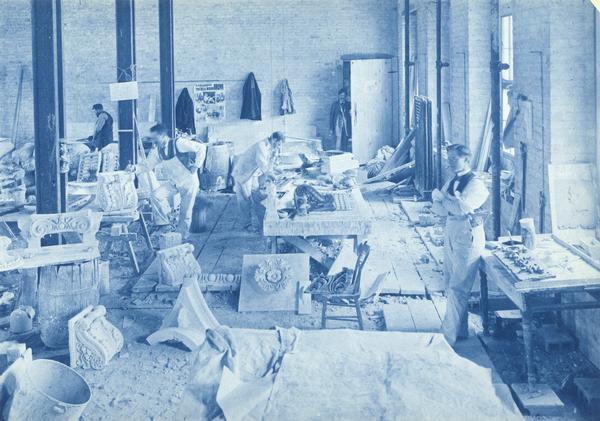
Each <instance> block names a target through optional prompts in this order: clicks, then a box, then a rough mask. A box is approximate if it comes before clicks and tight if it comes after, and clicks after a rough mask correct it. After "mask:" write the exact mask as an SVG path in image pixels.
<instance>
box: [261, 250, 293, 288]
mask: <svg viewBox="0 0 600 421" xmlns="http://www.w3.org/2000/svg"><path fill="white" fill-rule="evenodd" d="M290 278H291V268H290V266H289V265H288V263H287V262H286V261H285V260H283V259H280V258H275V259H266V260H264V261H262V262H260V263H259V264H258V267H257V268H256V272H255V273H254V280H255V281H256V283H257V284H258V286H259V287H260V288H261V289H262V290H263V291H265V292H277V291H280V290H282V289H284V288H285V287H286V286H287V285H288V283H289V281H290Z"/></svg>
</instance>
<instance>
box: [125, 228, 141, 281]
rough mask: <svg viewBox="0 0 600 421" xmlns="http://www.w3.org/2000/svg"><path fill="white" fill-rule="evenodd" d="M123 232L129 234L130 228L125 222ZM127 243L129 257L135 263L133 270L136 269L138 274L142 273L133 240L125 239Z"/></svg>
mask: <svg viewBox="0 0 600 421" xmlns="http://www.w3.org/2000/svg"><path fill="white" fill-rule="evenodd" d="M121 229H122V231H121V232H122V233H123V234H125V235H127V234H129V229H128V228H127V225H125V224H123V227H122V228H121ZM125 242H126V243H127V252H128V253H129V259H130V260H131V264H132V265H133V270H135V273H136V275H139V273H140V265H139V264H138V261H137V257H136V256H135V250H134V249H133V242H131V241H129V239H127V240H125Z"/></svg>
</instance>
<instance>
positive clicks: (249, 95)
mask: <svg viewBox="0 0 600 421" xmlns="http://www.w3.org/2000/svg"><path fill="white" fill-rule="evenodd" d="M242 94H243V99H242V114H241V115H240V118H241V119H246V120H262V118H261V114H260V98H261V96H260V89H258V84H257V83H256V78H255V77H254V73H250V74H249V75H248V78H247V79H246V82H245V83H244V89H243V91H242Z"/></svg>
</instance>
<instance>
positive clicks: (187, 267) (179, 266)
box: [156, 243, 202, 286]
mask: <svg viewBox="0 0 600 421" xmlns="http://www.w3.org/2000/svg"><path fill="white" fill-rule="evenodd" d="M156 254H157V256H158V258H159V260H160V272H159V275H158V280H159V282H160V283H161V284H164V285H170V286H177V285H181V284H182V283H183V280H184V279H185V278H186V277H188V276H189V277H193V278H194V279H198V278H199V277H200V274H201V272H202V271H201V269H200V265H199V264H198V261H197V260H196V258H195V257H194V246H193V245H192V244H190V243H185V244H181V245H179V246H175V247H171V248H168V249H165V250H159V251H157V252H156Z"/></svg>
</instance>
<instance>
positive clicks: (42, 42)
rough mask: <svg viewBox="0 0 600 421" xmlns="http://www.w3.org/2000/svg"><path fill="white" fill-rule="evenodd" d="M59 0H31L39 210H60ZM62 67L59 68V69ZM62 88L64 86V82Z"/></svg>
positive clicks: (56, 211)
mask: <svg viewBox="0 0 600 421" xmlns="http://www.w3.org/2000/svg"><path fill="white" fill-rule="evenodd" d="M57 4H58V1H57V0H53V1H32V2H31V27H32V53H33V60H32V73H33V120H34V134H35V141H34V148H35V186H36V199H37V200H36V208H37V212H38V213H58V212H60V210H61V201H62V199H61V184H60V173H59V169H60V168H59V167H60V165H59V140H58V139H59V133H58V125H59V121H58V120H59V102H60V103H62V89H60V90H59V73H61V74H62V69H61V67H62V62H61V61H59V59H58V54H59V50H60V46H59V45H58V40H59V39H60V36H59V34H58V33H59V32H60V29H61V28H60V27H59V26H58V25H57V12H58V9H59V7H57ZM59 69H61V70H60V72H59ZM61 88H62V86H61Z"/></svg>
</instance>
